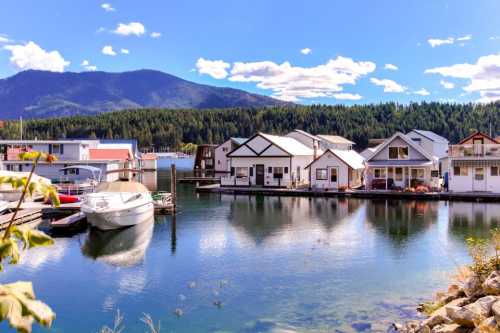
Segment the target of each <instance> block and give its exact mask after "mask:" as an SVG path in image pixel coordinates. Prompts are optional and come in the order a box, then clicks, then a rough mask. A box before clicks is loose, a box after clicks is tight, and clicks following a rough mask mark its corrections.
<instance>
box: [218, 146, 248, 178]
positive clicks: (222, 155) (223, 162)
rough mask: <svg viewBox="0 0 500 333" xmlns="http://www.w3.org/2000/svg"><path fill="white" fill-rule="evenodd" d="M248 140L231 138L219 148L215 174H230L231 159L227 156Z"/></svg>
mask: <svg viewBox="0 0 500 333" xmlns="http://www.w3.org/2000/svg"><path fill="white" fill-rule="evenodd" d="M247 140H248V138H230V139H229V140H227V141H226V142H224V143H222V144H220V145H219V146H217V147H216V148H215V150H214V154H215V172H229V158H228V157H227V154H229V153H230V152H232V151H233V150H235V149H236V148H238V147H239V146H241V145H242V144H243V143H244V142H245V141H247Z"/></svg>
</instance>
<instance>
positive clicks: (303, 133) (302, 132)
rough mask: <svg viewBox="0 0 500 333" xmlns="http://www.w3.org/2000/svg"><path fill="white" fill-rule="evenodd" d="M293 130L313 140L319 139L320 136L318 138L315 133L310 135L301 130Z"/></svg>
mask: <svg viewBox="0 0 500 333" xmlns="http://www.w3.org/2000/svg"><path fill="white" fill-rule="evenodd" d="M293 132H297V133H300V134H302V135H305V136H307V137H309V138H311V139H313V140H317V141H321V138H319V137H318V136H317V135H312V134H311V133H308V132H306V131H303V130H299V129H294V130H293Z"/></svg>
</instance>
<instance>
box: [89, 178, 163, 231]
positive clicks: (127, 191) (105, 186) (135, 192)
mask: <svg viewBox="0 0 500 333" xmlns="http://www.w3.org/2000/svg"><path fill="white" fill-rule="evenodd" d="M81 210H82V212H84V213H85V215H86V216H87V221H88V222H89V223H90V224H91V225H92V226H94V227H96V228H98V229H101V230H112V229H119V228H123V227H128V226H132V225H136V224H139V223H142V222H144V221H147V220H150V219H151V218H152V217H153V216H154V206H153V199H152V198H151V194H150V193H149V191H148V189H147V188H146V187H145V186H144V185H142V184H140V183H137V182H112V183H101V184H99V186H98V187H97V189H96V192H95V193H88V194H86V195H85V196H84V197H83V202H82V206H81Z"/></svg>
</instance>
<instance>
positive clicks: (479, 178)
mask: <svg viewBox="0 0 500 333" xmlns="http://www.w3.org/2000/svg"><path fill="white" fill-rule="evenodd" d="M485 173H486V169H485V168H473V175H472V176H473V177H472V190H473V191H486V174H485Z"/></svg>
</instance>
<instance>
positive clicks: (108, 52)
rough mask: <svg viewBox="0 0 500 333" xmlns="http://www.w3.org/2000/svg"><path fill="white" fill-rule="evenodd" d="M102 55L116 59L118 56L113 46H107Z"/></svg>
mask: <svg viewBox="0 0 500 333" xmlns="http://www.w3.org/2000/svg"><path fill="white" fill-rule="evenodd" d="M101 52H102V54H105V55H109V56H112V57H114V56H115V55H116V52H115V50H113V47H112V46H111V45H106V46H104V47H103V48H102V50H101Z"/></svg>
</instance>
